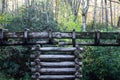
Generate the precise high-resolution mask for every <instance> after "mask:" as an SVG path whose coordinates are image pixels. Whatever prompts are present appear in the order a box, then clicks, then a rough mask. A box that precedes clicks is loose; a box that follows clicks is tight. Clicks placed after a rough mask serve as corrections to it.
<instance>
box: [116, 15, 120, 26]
mask: <svg viewBox="0 0 120 80" xmlns="http://www.w3.org/2000/svg"><path fill="white" fill-rule="evenodd" d="M117 26H118V27H120V16H119V18H118V23H117Z"/></svg>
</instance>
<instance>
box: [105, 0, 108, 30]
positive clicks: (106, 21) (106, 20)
mask: <svg viewBox="0 0 120 80" xmlns="http://www.w3.org/2000/svg"><path fill="white" fill-rule="evenodd" d="M105 16H106V18H105V24H106V30H107V31H108V9H107V0H105Z"/></svg>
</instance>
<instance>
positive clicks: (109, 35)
mask: <svg viewBox="0 0 120 80" xmlns="http://www.w3.org/2000/svg"><path fill="white" fill-rule="evenodd" d="M23 34H24V32H4V38H24V36H23ZM119 34H120V32H100V39H116V37H117V36H118V35H119ZM48 36H49V35H48V32H28V38H30V39H33V38H34V39H35V38H40V39H43V38H49V37H48ZM52 37H53V38H58V39H59V38H67V39H71V38H72V32H53V33H52ZM76 38H77V39H94V38H95V32H76Z"/></svg>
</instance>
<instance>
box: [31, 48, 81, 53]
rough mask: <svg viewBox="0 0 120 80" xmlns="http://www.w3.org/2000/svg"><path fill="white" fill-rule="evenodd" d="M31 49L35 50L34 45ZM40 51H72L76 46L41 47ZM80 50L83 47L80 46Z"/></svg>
mask: <svg viewBox="0 0 120 80" xmlns="http://www.w3.org/2000/svg"><path fill="white" fill-rule="evenodd" d="M32 50H33V51H34V50H36V49H35V47H33V48H32ZM39 50H40V51H51V52H52V51H58V52H73V51H75V50H76V47H72V48H64V47H43V48H40V49H39ZM80 50H83V48H80Z"/></svg>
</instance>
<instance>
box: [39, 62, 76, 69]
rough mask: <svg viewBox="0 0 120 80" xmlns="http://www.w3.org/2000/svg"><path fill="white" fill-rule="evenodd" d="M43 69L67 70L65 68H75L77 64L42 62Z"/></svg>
mask: <svg viewBox="0 0 120 80" xmlns="http://www.w3.org/2000/svg"><path fill="white" fill-rule="evenodd" d="M40 64H41V66H42V67H49V68H57V67H59V68H61V67H62V68H65V67H74V66H75V62H41V63H40Z"/></svg>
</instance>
